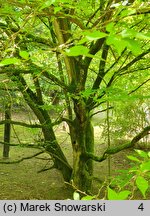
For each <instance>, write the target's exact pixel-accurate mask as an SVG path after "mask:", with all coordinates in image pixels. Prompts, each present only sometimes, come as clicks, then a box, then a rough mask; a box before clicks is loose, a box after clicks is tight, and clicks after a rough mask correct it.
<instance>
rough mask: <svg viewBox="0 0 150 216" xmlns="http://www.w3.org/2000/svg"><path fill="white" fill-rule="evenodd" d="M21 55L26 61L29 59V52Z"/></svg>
mask: <svg viewBox="0 0 150 216" xmlns="http://www.w3.org/2000/svg"><path fill="white" fill-rule="evenodd" d="M19 55H20V56H21V57H22V58H23V59H25V60H28V59H29V53H28V52H27V51H20V52H19Z"/></svg>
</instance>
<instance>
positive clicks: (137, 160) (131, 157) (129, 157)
mask: <svg viewBox="0 0 150 216" xmlns="http://www.w3.org/2000/svg"><path fill="white" fill-rule="evenodd" d="M127 158H128V159H130V160H132V161H136V162H140V160H139V159H138V158H137V157H134V156H132V155H128V156H127Z"/></svg>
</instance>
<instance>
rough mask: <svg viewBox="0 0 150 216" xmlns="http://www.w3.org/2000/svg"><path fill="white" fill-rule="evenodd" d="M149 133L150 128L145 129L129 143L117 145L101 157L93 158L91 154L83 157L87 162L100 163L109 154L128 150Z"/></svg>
mask: <svg viewBox="0 0 150 216" xmlns="http://www.w3.org/2000/svg"><path fill="white" fill-rule="evenodd" d="M149 131H150V126H147V127H145V128H144V129H143V130H142V131H141V132H140V133H139V134H138V135H136V136H135V137H134V138H133V139H132V140H131V141H130V142H127V143H124V144H122V145H119V146H117V147H112V148H108V149H107V150H106V151H105V152H104V153H103V155H102V156H100V157H99V156H95V155H93V154H92V153H89V152H87V153H86V154H85V157H86V158H87V160H89V159H92V160H94V161H97V162H101V161H104V160H106V159H107V157H108V156H109V155H111V154H116V153H118V152H120V151H122V150H125V149H128V148H132V147H134V145H135V144H136V143H137V142H138V141H139V140H140V139H142V138H143V137H145V136H147V135H148V134H149Z"/></svg>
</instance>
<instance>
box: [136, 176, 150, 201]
mask: <svg viewBox="0 0 150 216" xmlns="http://www.w3.org/2000/svg"><path fill="white" fill-rule="evenodd" d="M136 185H137V187H138V189H139V190H140V191H141V193H142V195H143V196H144V198H145V193H146V191H147V189H148V182H147V181H146V180H145V179H144V178H143V177H142V176H138V177H137V179H136Z"/></svg>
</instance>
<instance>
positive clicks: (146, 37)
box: [136, 32, 150, 40]
mask: <svg viewBox="0 0 150 216" xmlns="http://www.w3.org/2000/svg"><path fill="white" fill-rule="evenodd" d="M136 38H138V39H141V40H150V35H148V34H143V33H141V32H137V34H136Z"/></svg>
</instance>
